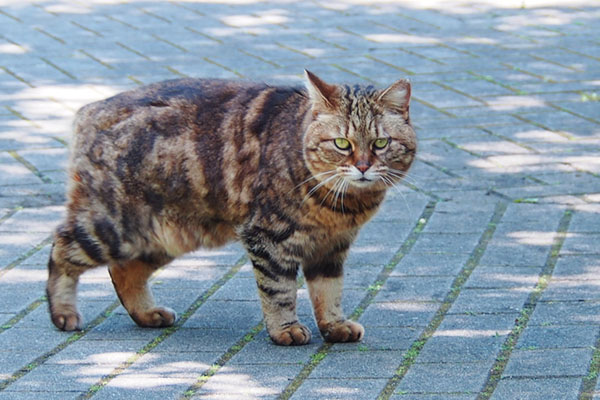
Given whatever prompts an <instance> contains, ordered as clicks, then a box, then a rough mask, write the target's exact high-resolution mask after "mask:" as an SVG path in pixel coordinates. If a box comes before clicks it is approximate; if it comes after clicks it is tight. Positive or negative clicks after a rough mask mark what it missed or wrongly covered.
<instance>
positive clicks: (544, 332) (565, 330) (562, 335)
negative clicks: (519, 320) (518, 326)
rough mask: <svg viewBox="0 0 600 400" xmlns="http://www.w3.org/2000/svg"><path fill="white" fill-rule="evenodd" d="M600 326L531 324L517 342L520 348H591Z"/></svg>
mask: <svg viewBox="0 0 600 400" xmlns="http://www.w3.org/2000/svg"><path fill="white" fill-rule="evenodd" d="M597 333H598V327H597V326H594V325H576V326H574V325H567V326H560V325H555V326H529V327H527V328H526V329H525V330H524V331H523V333H522V334H521V336H520V337H519V342H518V343H517V348H518V349H525V350H537V349H556V348H574V347H581V348H591V347H592V346H594V343H595V335H596V334H597Z"/></svg>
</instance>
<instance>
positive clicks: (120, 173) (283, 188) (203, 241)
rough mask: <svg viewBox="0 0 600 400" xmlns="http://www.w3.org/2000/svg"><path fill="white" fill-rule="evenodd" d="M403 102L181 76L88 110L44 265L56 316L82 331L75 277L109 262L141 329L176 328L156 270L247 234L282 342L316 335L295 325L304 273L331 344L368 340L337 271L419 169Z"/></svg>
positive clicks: (396, 95) (310, 80)
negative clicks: (365, 228) (157, 290)
mask: <svg viewBox="0 0 600 400" xmlns="http://www.w3.org/2000/svg"><path fill="white" fill-rule="evenodd" d="M409 98H410V85H409V84H408V82H407V81H403V80H401V81H398V82H396V83H395V84H393V85H392V86H390V87H389V88H387V89H384V90H377V89H375V88H373V87H364V86H344V85H329V84H327V83H325V82H323V81H322V80H320V79H319V78H318V77H316V76H315V75H313V74H311V73H310V72H307V85H306V88H305V89H304V88H293V87H272V86H268V85H262V84H254V83H243V82H235V81H225V80H197V79H181V80H173V81H166V82H160V83H157V84H153V85H150V86H146V87H142V88H139V89H136V90H132V91H129V92H125V93H121V94H119V95H117V96H115V97H112V98H109V99H107V100H104V101H100V102H97V103H93V104H90V105H88V106H86V107H84V108H82V109H81V110H80V111H79V112H78V113H77V116H76V120H75V124H74V131H75V132H74V141H73V145H72V156H71V163H70V171H69V176H70V182H69V187H68V203H67V217H66V220H65V221H64V223H63V224H62V225H60V226H59V227H58V229H57V230H56V234H55V240H54V246H53V249H52V252H51V256H50V261H49V264H48V270H49V279H48V285H47V293H48V299H49V305H50V313H51V317H52V321H53V322H54V324H55V325H56V326H57V327H58V328H60V329H63V330H75V329H80V328H81V327H82V318H81V315H80V314H79V312H78V311H77V306H76V289H77V281H78V278H79V276H80V274H81V273H83V272H84V271H85V270H87V269H89V268H92V267H96V266H99V265H108V266H109V270H110V273H111V277H112V279H113V283H114V284H115V288H116V290H117V293H118V295H119V298H120V299H121V302H122V303H123V305H124V306H125V308H126V309H127V311H128V312H129V313H130V315H131V316H132V318H133V319H134V320H135V322H136V323H138V324H139V325H141V326H169V325H171V324H173V322H174V321H175V319H176V316H175V313H174V312H173V311H172V310H170V309H167V308H163V307H157V306H155V304H154V301H153V299H152V294H151V293H150V291H149V289H148V287H147V279H148V278H149V276H150V275H151V274H152V272H153V271H154V270H155V269H157V268H160V267H161V266H163V265H165V264H167V263H169V262H170V261H171V260H173V259H174V258H176V257H178V256H180V255H182V254H185V253H187V252H190V251H193V250H195V249H197V248H199V247H207V248H210V247H216V246H221V245H223V244H225V243H227V242H229V241H232V240H241V241H242V243H243V244H244V246H245V247H246V249H247V251H248V254H249V256H250V259H251V260H252V263H253V265H254V272H255V275H256V281H257V286H258V291H259V295H260V298H261V301H262V307H263V313H264V317H265V322H266V326H267V330H268V332H269V334H270V335H271V337H272V338H273V340H274V341H275V342H276V343H278V344H285V345H289V344H304V343H307V342H308V341H309V340H310V332H309V330H308V329H307V328H306V327H305V326H304V325H302V324H300V323H299V322H298V320H297V317H296V277H297V272H298V268H299V267H300V266H302V268H303V271H304V275H305V277H306V279H307V281H308V285H309V289H310V293H311V299H312V301H313V304H314V307H315V315H316V317H317V319H318V324H319V328H320V329H321V332H322V334H323V335H324V337H325V338H326V339H327V340H330V341H354V340H359V339H360V338H361V337H362V334H363V330H362V327H360V325H358V324H356V323H352V322H349V321H346V320H345V317H344V316H343V312H342V310H341V306H340V303H341V290H342V277H343V263H344V259H345V257H346V254H347V252H348V249H349V247H350V245H351V243H352V241H353V240H354V238H355V237H356V234H357V232H358V229H359V228H360V226H361V225H363V224H364V223H365V222H366V221H367V220H369V218H371V217H372V215H373V214H374V213H375V212H376V211H377V209H378V207H379V205H380V204H381V202H382V200H383V198H384V196H385V192H386V189H387V188H388V187H389V186H391V185H393V184H395V183H397V182H398V181H399V180H400V179H401V178H402V176H403V175H404V174H405V173H406V171H407V170H408V168H409V167H410V165H411V163H412V161H413V159H414V154H415V151H416V138H415V134H414V131H413V130H412V128H411V126H410V121H409V115H408V110H409ZM336 139H345V140H346V141H347V143H346V144H347V145H348V146H349V148H348V149H342V148H339V145H336V143H338V142H336ZM377 139H382V140H380V141H378V142H377V143H378V144H379V145H377V146H376V144H375V143H376V142H375V141H376V140H377ZM386 139H387V142H386ZM382 145H383V147H382ZM380 147H381V148H380Z"/></svg>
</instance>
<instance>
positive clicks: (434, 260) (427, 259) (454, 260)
mask: <svg viewBox="0 0 600 400" xmlns="http://www.w3.org/2000/svg"><path fill="white" fill-rule="evenodd" d="M468 259H469V254H466V253H462V254H448V253H443V254H439V253H419V254H417V253H413V252H411V253H409V254H408V255H407V256H405V257H403V258H402V260H401V261H400V263H398V265H397V266H396V268H394V270H393V271H392V273H391V274H390V276H421V275H424V276H436V275H437V276H439V275H446V276H455V275H456V274H457V273H458V272H460V271H461V270H462V269H463V267H464V265H465V263H466V262H467V260H468Z"/></svg>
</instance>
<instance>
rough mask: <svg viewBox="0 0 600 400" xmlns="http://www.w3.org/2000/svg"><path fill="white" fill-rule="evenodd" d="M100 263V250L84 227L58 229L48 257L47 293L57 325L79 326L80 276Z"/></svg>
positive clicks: (70, 329) (78, 327)
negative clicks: (78, 292)
mask: <svg viewBox="0 0 600 400" xmlns="http://www.w3.org/2000/svg"><path fill="white" fill-rule="evenodd" d="M101 264H102V260H101V253H100V251H99V250H98V248H97V246H96V244H95V243H94V242H93V241H92V240H91V239H90V236H89V235H88V234H87V233H86V232H85V231H84V229H82V228H75V229H67V228H66V227H64V226H61V227H59V228H58V229H57V231H56V234H55V237H54V243H53V245H52V250H51V251H50V259H49V260H48V282H47V283H46V295H47V297H48V308H49V310H50V317H51V319H52V323H53V324H54V325H55V326H56V327H57V328H58V329H61V330H63V331H74V330H79V329H81V328H82V326H83V319H82V317H81V314H80V313H79V310H78V309H77V284H78V282H79V276H80V275H81V274H82V273H83V272H85V271H86V270H88V269H90V268H94V267H97V266H98V265H101Z"/></svg>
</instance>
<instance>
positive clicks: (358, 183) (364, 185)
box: [350, 178, 378, 190]
mask: <svg viewBox="0 0 600 400" xmlns="http://www.w3.org/2000/svg"><path fill="white" fill-rule="evenodd" d="M377 183H378V181H377V180H370V179H364V178H363V179H353V180H351V181H350V187H352V188H354V189H359V190H364V189H374V188H375V187H376V186H377Z"/></svg>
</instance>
